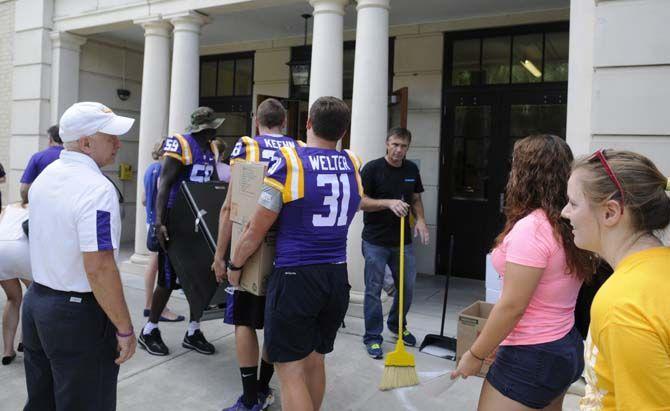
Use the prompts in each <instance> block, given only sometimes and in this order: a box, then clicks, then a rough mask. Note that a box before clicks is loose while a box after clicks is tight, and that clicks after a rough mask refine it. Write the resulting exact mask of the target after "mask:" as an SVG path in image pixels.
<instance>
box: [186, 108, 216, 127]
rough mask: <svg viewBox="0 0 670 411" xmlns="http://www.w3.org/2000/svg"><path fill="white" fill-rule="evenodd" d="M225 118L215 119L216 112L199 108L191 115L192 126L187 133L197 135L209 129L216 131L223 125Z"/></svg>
mask: <svg viewBox="0 0 670 411" xmlns="http://www.w3.org/2000/svg"><path fill="white" fill-rule="evenodd" d="M224 120H225V119H224V118H216V117H214V110H212V109H211V108H209V107H198V108H196V109H195V111H193V113H191V125H190V126H188V128H187V130H186V131H189V132H191V133H197V132H198V131H202V130H206V129H208V128H211V129H214V130H216V129H217V128H219V127H221V124H223V121H224Z"/></svg>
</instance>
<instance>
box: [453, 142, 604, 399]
mask: <svg viewBox="0 0 670 411" xmlns="http://www.w3.org/2000/svg"><path fill="white" fill-rule="evenodd" d="M571 163H572V152H571V151H570V147H568V145H567V144H566V143H565V141H563V140H562V139H560V138H559V137H556V136H552V135H534V136H530V137H526V138H524V139H523V140H520V141H518V142H517V143H516V144H515V145H514V151H513V159H512V169H511V172H510V176H509V181H508V183H507V188H506V191H505V196H506V204H505V217H506V223H505V227H504V229H503V231H502V233H500V235H499V236H498V238H497V239H496V241H495V248H494V250H493V266H494V267H495V269H496V271H498V273H500V275H501V276H502V278H503V289H502V295H501V298H500V300H499V301H498V302H497V303H496V305H495V306H494V308H493V310H492V311H491V314H490V316H489V319H488V320H487V322H486V325H485V326H484V329H483V330H482V332H481V334H480V335H479V337H478V338H477V340H476V341H475V342H474V344H473V345H472V347H471V348H470V350H468V351H467V352H466V353H465V354H464V355H463V357H462V358H461V360H460V362H459V364H458V367H457V369H456V370H455V371H454V372H453V373H452V378H456V377H459V376H462V377H464V378H465V377H468V376H471V375H475V374H476V373H477V372H479V370H480V368H481V366H482V363H483V360H484V358H486V357H487V356H488V355H489V354H490V353H491V352H493V351H494V350H495V349H496V347H498V346H500V347H499V348H498V350H497V352H496V358H495V361H494V362H493V364H492V365H491V368H490V369H489V372H488V374H487V376H486V380H485V381H484V384H483V386H482V391H481V394H480V397H479V407H478V409H479V410H480V411H512V410H514V411H516V410H532V409H545V410H561V408H562V404H563V397H564V395H565V392H566V391H567V389H568V387H569V386H570V384H572V383H573V382H574V381H576V380H577V379H578V378H579V376H580V375H581V373H582V370H583V367H584V361H583V342H582V337H581V335H580V334H579V332H578V331H577V330H576V329H575V328H574V322H575V320H574V310H575V304H576V301H577V295H578V293H579V288H580V286H581V284H582V282H583V281H584V280H585V279H588V278H590V276H591V275H592V274H593V272H594V262H593V259H592V258H591V254H590V253H587V252H584V251H581V250H579V249H577V248H576V247H575V245H574V243H573V241H572V234H571V228H570V225H569V224H568V222H567V221H566V220H564V219H562V218H561V215H560V214H561V209H562V208H563V205H564V204H565V201H567V197H566V187H567V181H568V177H569V175H570V164H571Z"/></svg>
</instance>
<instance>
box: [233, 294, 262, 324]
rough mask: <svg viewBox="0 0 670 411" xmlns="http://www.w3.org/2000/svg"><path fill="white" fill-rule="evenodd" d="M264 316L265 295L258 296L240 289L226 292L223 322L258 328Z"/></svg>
mask: <svg viewBox="0 0 670 411" xmlns="http://www.w3.org/2000/svg"><path fill="white" fill-rule="evenodd" d="M264 318H265V296H258V295H253V294H251V293H248V292H246V291H242V290H235V292H234V293H233V294H228V299H227V301H226V313H225V315H224V317H223V322H225V323H226V324H232V325H244V326H247V327H251V328H255V329H257V330H260V329H262V328H263V319H264Z"/></svg>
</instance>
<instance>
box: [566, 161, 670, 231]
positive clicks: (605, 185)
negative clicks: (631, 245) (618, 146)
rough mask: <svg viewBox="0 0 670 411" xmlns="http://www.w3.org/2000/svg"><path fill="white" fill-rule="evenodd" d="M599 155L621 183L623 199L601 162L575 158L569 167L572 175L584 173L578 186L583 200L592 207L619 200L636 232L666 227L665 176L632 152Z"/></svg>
mask: <svg viewBox="0 0 670 411" xmlns="http://www.w3.org/2000/svg"><path fill="white" fill-rule="evenodd" d="M603 156H604V157H605V158H606V159H607V163H608V164H609V166H610V168H611V169H612V172H613V173H614V176H615V177H616V179H617V180H618V181H619V184H621V188H622V189H623V199H622V198H621V193H620V192H619V189H618V187H617V186H616V184H615V183H614V181H613V180H612V178H611V177H610V176H609V175H608V174H607V171H606V170H605V167H604V166H603V164H602V163H601V161H600V160H599V159H598V158H597V157H594V156H590V157H582V158H579V159H578V160H576V161H575V163H574V165H573V167H572V171H573V173H574V172H575V171H577V170H583V171H585V174H584V177H583V178H582V184H583V191H584V195H585V196H586V198H587V199H588V200H589V201H590V202H591V203H592V204H602V203H604V202H605V201H608V200H612V199H616V200H619V201H623V207H624V209H627V210H628V211H629V212H630V215H631V219H632V222H633V228H634V229H635V230H636V231H638V232H640V231H645V232H651V231H654V230H661V229H664V228H665V227H667V226H668V224H669V223H670V198H668V195H667V194H666V186H667V184H668V179H667V177H666V176H664V175H663V174H662V173H661V172H660V171H659V170H658V168H657V167H656V165H655V164H654V163H653V162H652V161H651V160H649V159H648V158H647V157H645V156H643V155H641V154H637V153H633V152H632V151H618V150H603Z"/></svg>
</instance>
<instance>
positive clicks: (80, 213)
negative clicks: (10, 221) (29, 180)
mask: <svg viewBox="0 0 670 411" xmlns="http://www.w3.org/2000/svg"><path fill="white" fill-rule="evenodd" d="M133 122H134V119H131V118H127V117H121V116H117V115H116V114H114V113H113V112H112V111H111V110H110V109H109V108H107V107H105V106H104V105H102V104H100V103H89V102H85V103H76V104H74V105H73V106H71V107H70V108H68V109H67V110H66V111H65V113H63V116H62V117H61V120H60V127H61V129H60V135H61V138H62V140H63V142H64V146H65V149H64V150H63V151H62V152H61V154H60V159H58V160H56V161H55V162H54V163H52V164H51V165H50V166H49V167H47V168H46V169H45V170H44V171H43V172H42V173H41V174H40V175H39V176H38V177H37V179H36V180H35V181H34V182H33V184H32V185H31V187H30V191H29V193H28V198H29V202H30V220H29V221H30V223H29V224H30V231H29V232H30V257H31V259H30V262H31V264H32V268H33V278H34V280H35V281H34V282H33V284H32V285H31V287H30V288H29V289H28V292H27V293H26V296H25V299H24V303H23V344H24V349H25V360H24V364H25V370H26V383H27V387H28V401H27V403H26V406H25V408H24V410H29V411H30V410H40V411H43V410H56V409H58V410H96V411H97V410H114V409H116V382H117V376H118V373H119V365H120V364H122V363H123V362H125V361H126V360H128V359H129V358H130V357H131V356H132V355H133V353H134V352H135V347H136V344H137V341H136V339H135V333H134V332H133V325H132V322H131V320H130V315H129V313H128V306H127V305H126V301H125V298H124V295H123V287H122V284H121V278H120V276H119V271H118V268H117V266H116V260H115V257H116V254H117V253H118V249H119V238H120V234H121V219H120V214H119V202H118V197H117V194H116V190H115V188H114V186H113V185H112V183H111V182H110V181H109V180H107V179H106V178H105V177H104V176H103V174H102V172H101V171H100V168H101V167H104V166H106V165H109V164H112V163H113V162H114V158H115V156H116V153H117V152H118V150H119V148H120V147H121V143H120V142H119V137H118V136H119V135H121V134H125V133H127V132H128V130H130V127H132V125H133Z"/></svg>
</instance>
